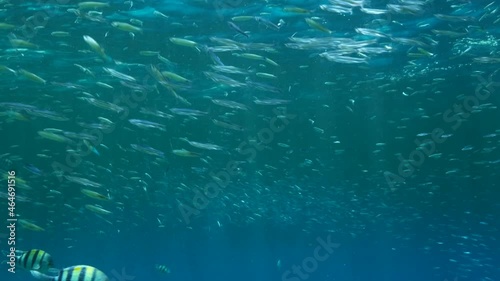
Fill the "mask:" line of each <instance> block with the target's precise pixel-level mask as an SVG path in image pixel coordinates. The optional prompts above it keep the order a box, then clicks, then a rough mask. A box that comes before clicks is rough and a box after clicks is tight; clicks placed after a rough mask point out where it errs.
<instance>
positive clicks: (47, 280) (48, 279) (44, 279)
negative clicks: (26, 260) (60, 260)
mask: <svg viewBox="0 0 500 281" xmlns="http://www.w3.org/2000/svg"><path fill="white" fill-rule="evenodd" d="M30 272H31V276H33V277H35V279H38V280H41V281H53V280H54V279H55V278H54V277H52V276H49V275H46V274H43V273H41V272H38V271H35V270H31V271H30Z"/></svg>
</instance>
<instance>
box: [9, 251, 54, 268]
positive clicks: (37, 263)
mask: <svg viewBox="0 0 500 281" xmlns="http://www.w3.org/2000/svg"><path fill="white" fill-rule="evenodd" d="M16 263H17V264H18V265H19V266H20V267H22V268H24V269H27V270H35V271H39V272H43V273H47V272H49V270H50V269H51V268H53V267H54V260H53V259H52V256H51V255H49V254H48V253H47V252H45V251H43V250H38V249H32V250H29V251H25V252H22V251H21V252H20V255H19V256H17V257H16Z"/></svg>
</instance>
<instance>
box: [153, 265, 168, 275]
mask: <svg viewBox="0 0 500 281" xmlns="http://www.w3.org/2000/svg"><path fill="white" fill-rule="evenodd" d="M155 268H156V270H158V271H159V272H161V273H170V268H168V267H167V266H165V265H162V264H156V265H155Z"/></svg>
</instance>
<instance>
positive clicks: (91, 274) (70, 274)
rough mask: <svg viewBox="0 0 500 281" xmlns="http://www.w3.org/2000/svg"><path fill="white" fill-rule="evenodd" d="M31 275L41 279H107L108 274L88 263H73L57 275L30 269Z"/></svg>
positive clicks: (69, 280) (62, 280)
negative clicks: (73, 264)
mask: <svg viewBox="0 0 500 281" xmlns="http://www.w3.org/2000/svg"><path fill="white" fill-rule="evenodd" d="M31 275H33V277H35V278H36V279H38V280H42V281H109V278H108V276H106V274H104V272H102V271H100V270H99V269H97V268H95V267H92V266H89V265H75V266H71V267H67V268H64V269H62V270H61V271H59V275H57V276H49V275H45V274H43V273H40V272H38V271H31Z"/></svg>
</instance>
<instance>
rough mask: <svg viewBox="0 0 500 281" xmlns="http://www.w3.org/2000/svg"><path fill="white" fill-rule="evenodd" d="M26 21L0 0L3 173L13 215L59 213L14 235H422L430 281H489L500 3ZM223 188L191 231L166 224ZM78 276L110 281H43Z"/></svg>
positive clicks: (493, 268) (102, 6) (182, 7)
mask: <svg viewBox="0 0 500 281" xmlns="http://www.w3.org/2000/svg"><path fill="white" fill-rule="evenodd" d="M22 2H23V3H22V4H19V2H16V1H13V0H3V1H0V36H1V38H2V39H0V87H1V91H0V134H1V135H2V137H1V144H2V145H1V147H0V164H1V165H0V172H2V175H5V174H6V172H5V171H6V170H8V169H10V168H16V169H17V171H18V177H17V178H16V180H17V183H16V184H17V188H18V189H17V190H18V191H17V192H18V193H17V196H18V204H20V205H21V204H22V205H24V206H30V208H33V209H34V210H51V209H52V208H54V207H52V206H54V205H57V206H59V205H60V206H61V207H62V208H63V209H64V212H56V211H54V210H52V211H51V213H54V214H53V215H52V216H51V217H50V219H37V218H36V217H34V216H35V214H31V217H26V216H25V215H19V216H20V218H19V220H18V223H19V225H20V226H21V227H22V228H23V229H25V230H28V231H33V232H35V233H36V232H48V231H57V230H56V229H57V228H59V227H64V226H62V225H65V226H67V227H69V228H71V229H72V230H78V229H81V230H83V229H85V231H88V232H89V234H90V233H94V234H99V233H101V230H100V228H104V227H107V226H109V225H112V226H113V227H114V228H116V229H119V230H120V231H127V230H129V229H135V228H140V227H141V223H142V222H145V221H148V220H151V218H149V217H148V216H149V215H150V214H151V212H152V211H151V210H150V209H148V210H147V211H146V210H144V206H145V205H147V206H148V208H149V207H151V208H153V209H154V211H153V212H155V213H156V214H157V217H156V220H157V221H158V222H159V226H158V227H159V228H160V230H162V229H176V228H183V229H185V228H188V229H194V228H199V229H206V228H209V229H211V231H215V230H213V229H218V228H219V229H220V228H223V226H224V225H228V224H235V225H249V224H256V223H262V222H271V224H274V225H280V227H287V226H291V225H296V224H299V223H300V224H302V225H303V226H302V231H303V232H305V233H313V232H316V231H317V229H318V228H319V229H324V230H325V231H328V232H332V233H335V234H336V235H338V236H341V237H343V236H346V237H352V238H355V237H360V236H364V235H367V236H369V235H370V233H372V232H373V231H376V230H374V229H377V230H380V231H382V234H381V235H385V236H391V237H393V239H394V241H395V243H396V244H397V245H398V246H395V247H394V249H395V251H397V250H399V249H401V248H403V249H404V248H405V247H409V244H411V242H409V241H413V240H414V239H416V240H418V239H417V238H416V234H415V233H416V230H415V228H416V227H418V226H421V227H425V228H426V229H418V231H419V232H420V231H422V232H424V233H429V236H428V237H420V240H421V241H419V243H421V244H420V249H421V251H422V252H424V253H428V254H429V255H430V256H432V255H434V256H437V255H440V256H444V257H446V258H447V259H448V266H449V267H448V268H442V267H440V266H436V268H435V271H436V275H439V274H442V273H443V272H444V273H450V272H453V274H456V276H458V278H459V280H467V279H468V278H471V277H470V276H474V274H476V275H477V276H480V277H481V278H482V279H481V280H492V279H491V278H492V277H491V276H493V275H495V274H498V267H497V265H495V262H494V260H493V258H491V256H493V254H494V253H496V250H495V248H494V247H491V246H489V245H491V244H492V243H494V242H495V241H496V240H497V238H496V236H497V235H496V233H498V232H499V231H500V229H499V228H500V225H499V224H498V222H497V221H498V218H497V215H495V213H494V212H495V211H496V212H498V211H499V210H500V205H499V204H498V203H497V202H492V198H494V195H493V194H494V193H495V191H492V190H491V189H490V188H491V187H490V186H488V183H489V184H492V185H493V186H495V184H496V182H498V177H499V172H498V171H500V169H499V168H500V166H499V165H500V152H499V150H498V146H499V144H500V138H499V136H500V126H499V125H498V122H497V120H498V118H499V117H500V115H499V114H498V103H499V99H498V94H497V93H498V86H499V85H500V72H499V69H500V48H499V47H500V33H499V31H500V2H496V1H493V2H490V1H486V2H483V1H477V2H476V1H468V0H446V1H437V0H394V1H387V3H379V2H380V1H369V0H321V1H303V2H304V4H303V6H302V5H300V2H297V1H294V2H293V3H294V4H293V5H291V4H285V2H286V1H271V0H269V1H254V2H249V3H246V2H245V1H239V2H242V3H240V4H236V5H216V4H214V3H219V2H221V1H219V2H217V1H215V2H214V1H176V4H175V5H170V4H168V5H167V4H165V5H161V4H159V3H155V4H154V3H149V2H150V1H134V0H125V1H123V0H121V1H114V0H111V1H106V2H104V1H88V2H87V1H76V2H75V1H68V2H67V3H65V4H62V3H61V4H60V3H58V2H57V1H41V2H43V3H44V4H43V5H40V4H37V3H38V2H40V1H38V2H37V1H22ZM160 2H161V1H160ZM178 2H179V3H178ZM212 2H214V3H212ZM222 2H224V1H222ZM236 2H238V1H236ZM243 2H245V3H243ZM151 5H154V6H151ZM178 11H182V13H180V12H178ZM205 15H206V16H205ZM495 91H496V92H495ZM482 97H487V98H484V99H483V98H482ZM476 101H477V102H476ZM436 128H440V129H441V130H442V131H443V133H441V138H440V142H439V143H438V142H437V141H435V140H434V141H433V139H432V138H433V137H434V135H435V133H434V131H433V130H434V129H436ZM429 147H431V148H432V149H431V150H432V151H431V152H429V154H428V156H427V157H426V158H425V159H424V160H422V162H423V163H422V164H421V165H418V167H416V168H415V167H413V168H412V169H411V170H409V169H408V166H406V167H403V168H401V167H400V166H401V165H400V164H401V161H403V160H401V159H408V158H409V157H413V156H412V155H413V153H412V152H413V151H417V150H419V149H420V150H422V151H423V150H424V149H426V148H427V149H429ZM409 155H410V156H409ZM414 166H415V165H414ZM229 169H232V171H233V174H231V175H230V176H226V175H227V174H228V173H226V170H229ZM387 174H391V175H393V177H396V178H398V180H397V184H395V185H393V184H389V185H388V184H387V176H386V175H387ZM2 178H3V176H2ZM401 179H404V181H402V180H401ZM220 182H226V183H227V187H225V188H224V189H223V191H222V192H220V194H218V195H217V196H216V197H215V198H211V199H210V202H209V204H208V206H207V207H206V208H203V209H202V210H199V212H197V213H196V215H195V216H193V217H192V218H191V221H194V222H199V223H200V224H201V223H202V222H203V226H197V225H196V224H195V223H192V224H186V221H185V219H184V218H183V214H182V210H181V211H179V210H180V209H182V208H181V207H180V206H181V205H190V206H193V197H194V196H195V194H196V192H197V190H203V188H204V187H205V186H206V185H207V184H209V183H220ZM463 182H467V183H468V184H470V185H473V186H476V185H477V186H481V188H479V187H478V188H477V189H476V190H472V191H471V190H469V189H468V187H467V186H463V185H461V184H462V183H463ZM483 182H484V184H483ZM449 185H452V186H456V189H453V188H450V187H449ZM460 194H468V195H470V199H467V200H465V202H463V201H461V200H459V199H458V198H459V197H460ZM6 197H7V194H6V193H4V191H0V198H2V200H4V199H3V198H6ZM469 200H470V201H469ZM61 202H63V203H61ZM480 206H483V207H484V209H480V210H478V209H477V208H480ZM59 214H60V217H58V215H59ZM124 214H127V216H131V217H126V216H125V215H124ZM438 215H439V218H438ZM82 217H84V218H85V219H82ZM95 219H97V221H98V222H99V223H101V225H99V223H94V224H95V226H94V227H93V229H89V228H87V227H85V221H88V220H95ZM154 219H155V218H153V220H154ZM205 224H206V225H205ZM464 225H465V226H466V228H468V230H467V231H464V228H462V227H465V226H464ZM160 230H159V231H160ZM372 234H373V233H372ZM68 235H70V234H68ZM99 235H100V234H99ZM443 240H448V241H451V244H450V242H448V243H444V242H443ZM73 242H74V241H73V240H71V239H68V241H65V242H64V243H67V245H66V246H68V247H72V246H73V245H72V243H73ZM38 251H39V250H38ZM496 261H498V259H497V260H496ZM26 267H27V268H29V266H26ZM46 267H48V265H45V264H44V268H46ZM155 268H156V269H157V270H158V271H160V272H163V273H169V272H170V269H169V268H167V267H165V266H162V265H156V266H155ZM82 269H86V270H87V273H89V274H90V273H91V272H94V273H95V274H97V275H98V276H99V278H100V279H99V278H98V279H99V280H106V279H107V277H106V276H105V275H104V273H102V272H100V271H98V270H97V269H95V268H93V267H89V266H75V267H70V268H65V269H61V270H60V273H59V274H60V275H59V277H57V278H59V279H57V280H63V281H70V280H71V279H70V278H68V276H70V275H71V274H70V273H71V272H74V271H75V270H76V271H81V270H82ZM479 271H480V272H481V273H479ZM33 276H34V277H36V278H39V279H43V278H45V279H47V278H46V277H47V276H44V275H43V272H37V273H33ZM477 276H475V277H477ZM83 277H84V279H83V280H84V281H91V280H90V279H89V278H90V277H88V276H87V277H86V276H83ZM475 277H474V278H475ZM53 278H54V280H56V277H53ZM476 280H479V279H476Z"/></svg>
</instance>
